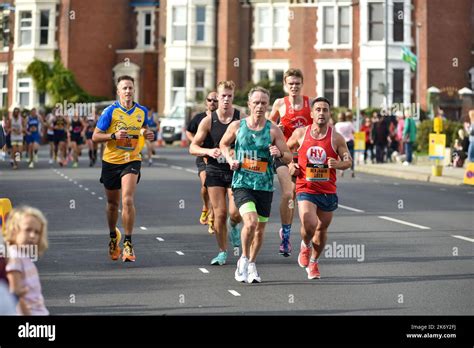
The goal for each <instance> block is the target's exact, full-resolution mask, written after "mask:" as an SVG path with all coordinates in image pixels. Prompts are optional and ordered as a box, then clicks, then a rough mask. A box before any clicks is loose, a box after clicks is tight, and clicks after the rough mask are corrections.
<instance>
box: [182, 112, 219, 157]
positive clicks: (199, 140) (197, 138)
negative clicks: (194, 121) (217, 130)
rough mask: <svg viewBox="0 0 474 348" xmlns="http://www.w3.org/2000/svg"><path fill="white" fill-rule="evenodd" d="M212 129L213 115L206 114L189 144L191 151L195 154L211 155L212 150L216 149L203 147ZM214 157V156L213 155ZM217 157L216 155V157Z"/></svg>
mask: <svg viewBox="0 0 474 348" xmlns="http://www.w3.org/2000/svg"><path fill="white" fill-rule="evenodd" d="M210 130H211V116H206V117H204V118H203V119H202V121H201V123H200V124H199V127H198V130H197V132H196V134H195V135H194V139H193V141H192V142H191V145H190V146H189V153H190V154H191V155H194V156H211V152H214V150H215V149H206V148H204V147H201V146H202V144H203V143H204V140H205V139H206V137H207V135H208V134H209V132H210ZM211 157H214V156H211ZM217 157H218V156H217ZM214 158H216V157H214Z"/></svg>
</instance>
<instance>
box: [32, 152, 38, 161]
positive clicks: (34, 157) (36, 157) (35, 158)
mask: <svg viewBox="0 0 474 348" xmlns="http://www.w3.org/2000/svg"><path fill="white" fill-rule="evenodd" d="M33 161H34V162H35V163H38V154H35V155H34V156H33Z"/></svg>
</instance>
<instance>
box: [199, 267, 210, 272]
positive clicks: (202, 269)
mask: <svg viewBox="0 0 474 348" xmlns="http://www.w3.org/2000/svg"><path fill="white" fill-rule="evenodd" d="M199 270H200V271H201V272H202V273H209V271H208V270H207V269H205V268H199Z"/></svg>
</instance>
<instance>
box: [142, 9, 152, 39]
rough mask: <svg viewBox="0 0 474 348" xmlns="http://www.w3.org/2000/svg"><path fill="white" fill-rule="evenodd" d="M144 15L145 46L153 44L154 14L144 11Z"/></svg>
mask: <svg viewBox="0 0 474 348" xmlns="http://www.w3.org/2000/svg"><path fill="white" fill-rule="evenodd" d="M143 16H144V26H143V33H144V36H143V40H144V41H143V43H144V45H145V46H151V45H153V42H152V40H151V34H152V28H153V24H152V15H151V12H145V13H143Z"/></svg>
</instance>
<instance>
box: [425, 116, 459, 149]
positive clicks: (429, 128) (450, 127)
mask: <svg viewBox="0 0 474 348" xmlns="http://www.w3.org/2000/svg"><path fill="white" fill-rule="evenodd" d="M462 128H463V125H462V123H461V122H456V121H450V120H443V132H442V133H443V134H446V147H452V146H453V145H454V141H455V140H456V138H457V137H458V130H459V129H462ZM430 133H434V131H433V120H424V121H422V122H421V123H420V124H419V125H418V129H417V132H416V143H417V149H418V151H420V152H428V141H429V137H430Z"/></svg>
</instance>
